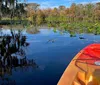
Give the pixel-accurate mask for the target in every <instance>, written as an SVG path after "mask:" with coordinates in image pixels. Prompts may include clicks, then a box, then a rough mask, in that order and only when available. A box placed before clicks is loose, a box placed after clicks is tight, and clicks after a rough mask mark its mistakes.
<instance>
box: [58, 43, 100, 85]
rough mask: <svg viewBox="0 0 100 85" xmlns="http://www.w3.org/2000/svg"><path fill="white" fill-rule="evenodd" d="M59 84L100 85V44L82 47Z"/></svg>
mask: <svg viewBox="0 0 100 85" xmlns="http://www.w3.org/2000/svg"><path fill="white" fill-rule="evenodd" d="M57 85H100V44H91V45H89V46H87V47H85V48H84V49H82V50H81V51H80V52H79V53H78V54H77V55H76V56H75V57H74V58H73V59H72V61H71V62H70V64H69V65H68V67H67V68H66V70H65V71H64V73H63V75H62V77H61V78H60V80H59V82H58V84H57Z"/></svg>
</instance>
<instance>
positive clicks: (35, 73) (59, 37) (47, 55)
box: [0, 29, 100, 85]
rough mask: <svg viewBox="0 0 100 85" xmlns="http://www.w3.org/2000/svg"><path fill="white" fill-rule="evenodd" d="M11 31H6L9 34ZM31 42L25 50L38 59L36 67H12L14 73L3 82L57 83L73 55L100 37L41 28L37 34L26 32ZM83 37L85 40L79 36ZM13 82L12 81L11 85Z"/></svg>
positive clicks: (0, 80) (50, 84) (25, 84)
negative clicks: (72, 35)
mask: <svg viewBox="0 0 100 85" xmlns="http://www.w3.org/2000/svg"><path fill="white" fill-rule="evenodd" d="M9 32H10V31H9V30H3V33H8V34H9ZM23 34H24V35H26V36H27V42H29V43H30V45H29V46H28V47H27V48H26V49H25V51H26V57H27V58H28V59H34V61H35V63H36V64H37V65H38V67H37V68H34V67H23V68H21V67H17V68H12V70H11V72H10V73H6V74H5V75H4V76H1V74H2V73H1V74H0V76H1V77H4V78H6V80H2V79H1V78H0V85H1V84H2V83H4V84H2V85H7V82H10V83H11V82H14V84H13V83H12V84H11V85H56V84H57V83H58V81H59V79H60V77H61V76H62V74H63V72H64V70H65V69H66V68H67V66H68V64H69V63H70V61H71V60H72V59H73V57H74V56H75V55H76V54H77V53H78V52H79V51H80V50H81V49H82V48H84V47H85V46H87V45H89V44H92V43H100V36H99V35H93V34H81V35H80V34H77V35H76V37H70V34H69V33H63V34H61V33H60V32H59V31H57V32H56V33H54V31H53V29H40V32H39V33H37V34H29V33H26V32H25V31H24V32H23ZM80 36H83V37H84V38H85V39H79V37H80ZM9 85H10V84H9Z"/></svg>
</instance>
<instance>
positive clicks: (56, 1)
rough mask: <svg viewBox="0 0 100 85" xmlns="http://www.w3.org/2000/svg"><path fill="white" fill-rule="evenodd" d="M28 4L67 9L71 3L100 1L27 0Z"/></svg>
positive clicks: (94, 0)
mask: <svg viewBox="0 0 100 85" xmlns="http://www.w3.org/2000/svg"><path fill="white" fill-rule="evenodd" d="M27 2H29V3H38V4H40V8H54V7H58V6H60V5H64V6H66V7H69V6H70V5H71V4H72V3H76V4H78V3H82V4H86V3H96V2H100V0H27Z"/></svg>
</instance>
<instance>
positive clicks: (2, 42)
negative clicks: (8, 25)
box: [0, 30, 38, 85]
mask: <svg viewBox="0 0 100 85" xmlns="http://www.w3.org/2000/svg"><path fill="white" fill-rule="evenodd" d="M27 46H29V43H28V42H26V36H23V34H22V32H21V31H20V30H19V31H18V32H17V33H15V32H14V31H13V30H11V35H2V36H0V80H1V81H2V82H1V83H0V84H1V85H16V82H15V80H10V79H9V78H6V77H5V75H12V70H13V69H16V68H17V67H19V68H21V69H26V68H27V67H29V66H31V67H33V68H36V67H38V66H37V65H36V63H35V62H34V60H33V59H31V60H28V59H27V58H26V53H25V48H26V47H27ZM27 69H28V68H27Z"/></svg>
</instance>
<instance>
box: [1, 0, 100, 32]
mask: <svg viewBox="0 0 100 85" xmlns="http://www.w3.org/2000/svg"><path fill="white" fill-rule="evenodd" d="M2 1H8V0H2ZM9 1H12V2H6V3H5V5H4V4H3V3H2V5H0V8H1V9H0V11H1V13H2V14H3V16H5V17H9V16H10V17H11V18H12V16H13V18H17V19H25V20H28V21H29V22H30V24H31V25H34V26H36V25H38V26H40V25H42V24H47V25H48V26H50V27H56V28H57V27H60V28H61V29H64V30H69V31H70V30H71V31H77V30H78V32H83V31H84V30H87V31H88V32H90V33H91V32H94V33H95V34H99V33H100V31H99V28H100V2H98V3H88V4H75V3H72V5H71V6H70V7H69V8H66V7H65V6H59V7H58V8H47V9H36V8H35V9H33V8H31V7H28V6H27V5H25V4H23V3H20V4H19V3H18V0H9ZM7 3H10V6H12V5H11V4H13V3H14V4H15V3H16V7H15V8H14V4H13V9H10V8H9V7H8V6H7V5H6V4H7ZM3 6H4V7H3ZM25 8H27V10H25ZM11 14H12V15H11ZM80 28H81V29H80Z"/></svg>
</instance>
